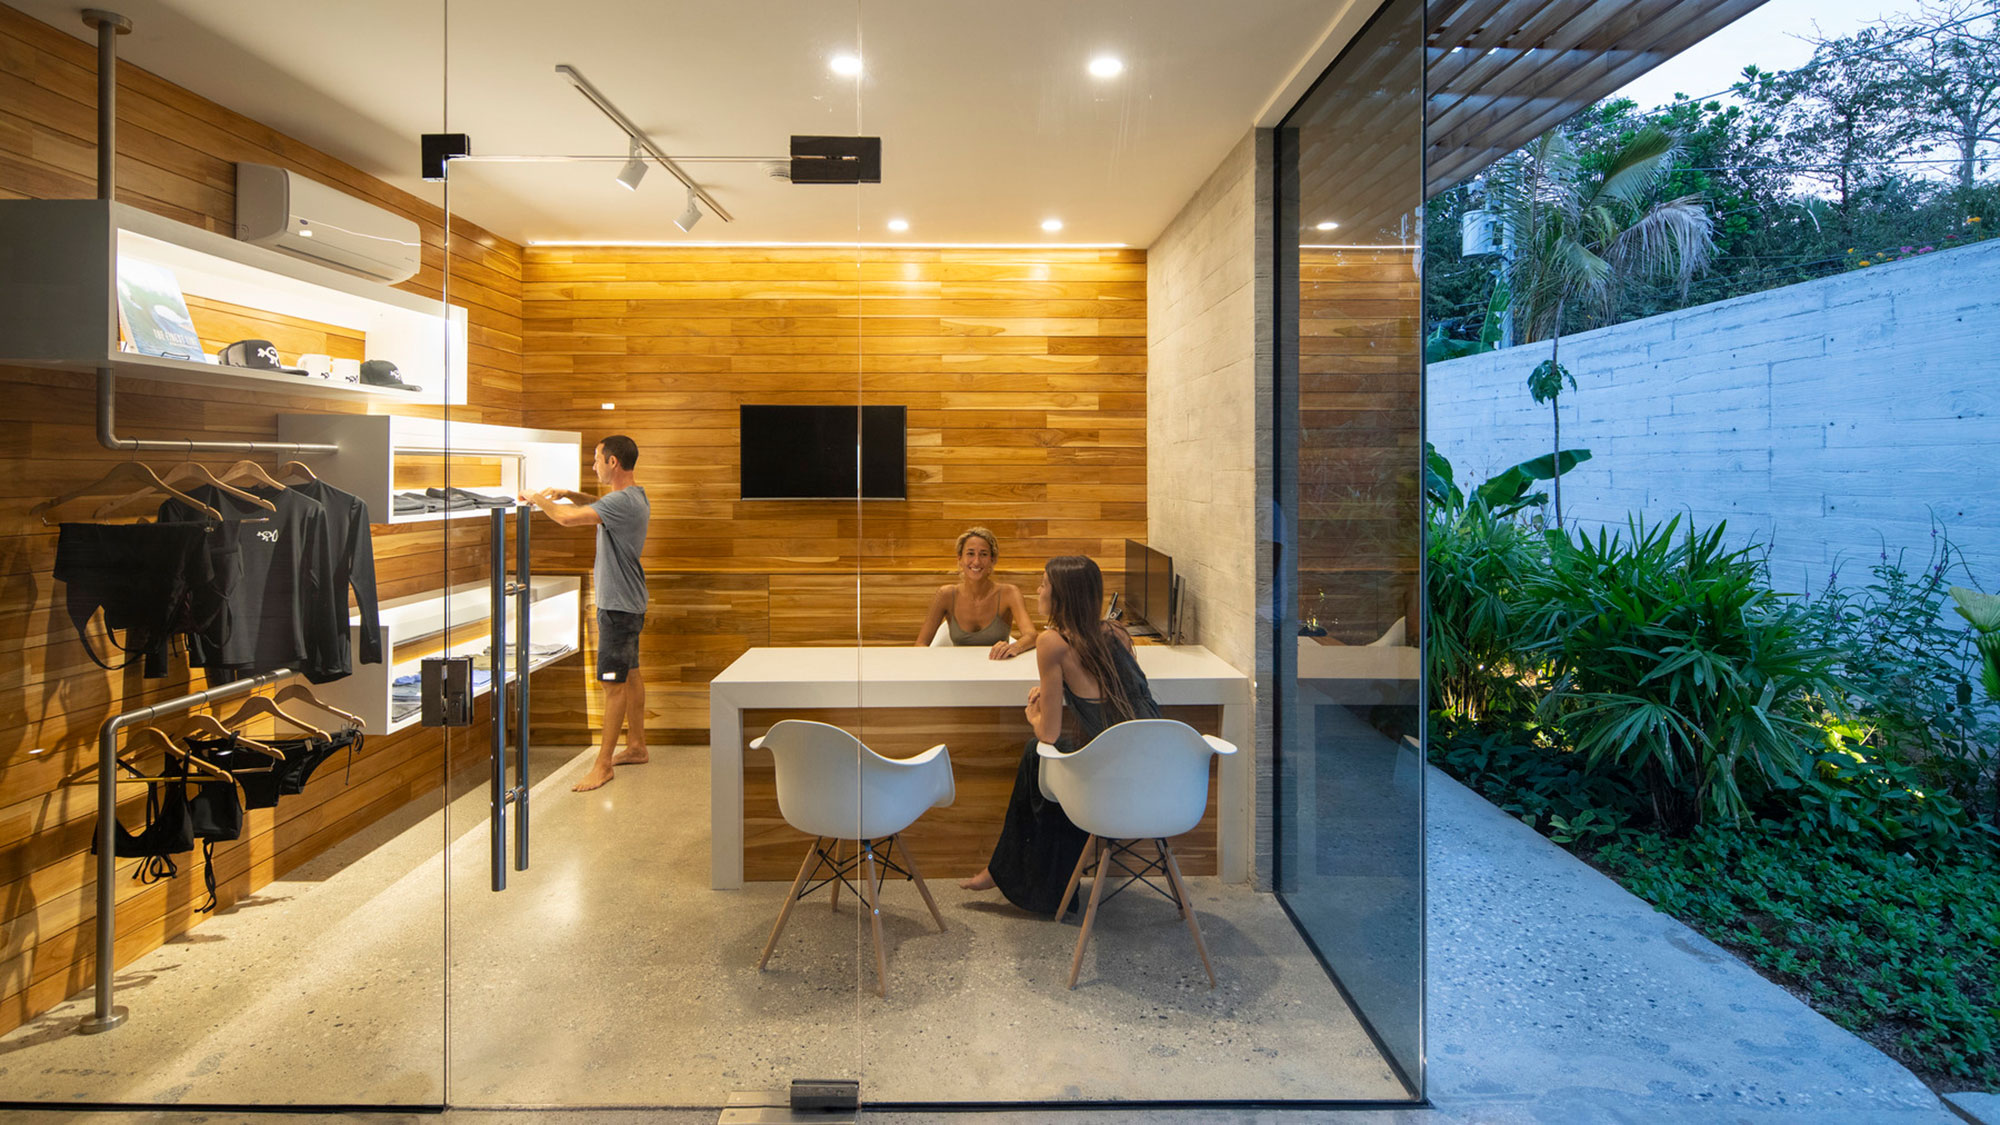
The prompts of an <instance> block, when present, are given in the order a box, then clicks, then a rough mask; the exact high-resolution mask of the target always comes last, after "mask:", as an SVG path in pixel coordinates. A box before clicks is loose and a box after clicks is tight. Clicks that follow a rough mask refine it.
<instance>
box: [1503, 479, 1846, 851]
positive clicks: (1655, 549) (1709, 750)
mask: <svg viewBox="0 0 2000 1125" xmlns="http://www.w3.org/2000/svg"><path fill="white" fill-rule="evenodd" d="M1629 533H1630V534H1629V537H1628V536H1626V535H1620V534H1618V533H1615V532H1608V531H1600V532H1599V533H1598V534H1597V536H1596V537H1595V538H1594V539H1593V538H1592V537H1590V536H1589V535H1578V536H1576V537H1575V538H1572V537H1570V536H1569V535H1566V534H1564V533H1562V532H1559V531H1551V532H1548V533H1546V535H1545V542H1546V543H1547V545H1548V561H1547V565H1546V567H1545V568H1544V569H1542V570H1540V571H1538V572H1536V573H1533V574H1530V575H1528V576H1527V577H1526V578H1525V579H1524V580H1523V581H1522V583H1521V584H1520V597H1521V598H1522V600H1523V601H1524V602H1525V603H1526V606H1527V608H1526V610H1525V612H1524V614H1523V615H1522V626H1523V628H1524V630H1525V631H1527V632H1529V633H1532V634H1535V635H1538V636H1540V637H1542V638H1545V639H1544V640H1543V641H1541V642H1540V644H1541V651H1542V653H1543V654H1544V655H1545V656H1546V658H1547V660H1548V661H1549V663H1550V664H1551V665H1552V666H1553V669H1554V672H1555V677H1556V678H1555V681H1554V682H1553V683H1552V684H1551V685H1550V687H1549V690H1548V692H1547V693H1546V694H1545V695H1544V696H1543V697H1542V699H1541V703H1540V706H1539V707H1538V710H1537V714H1538V717H1539V718H1540V720H1541V721H1542V722H1544V723H1547V724H1550V725H1553V726H1555V727H1556V728H1557V729H1558V730H1560V732H1561V733H1562V736H1563V738H1564V740H1565V741H1566V742H1567V743H1568V745H1569V746H1570V747H1571V748H1573V749H1574V750H1575V751H1576V752H1577V753H1579V754H1581V755H1583V757H1584V761H1585V763H1586V767H1587V768H1588V769H1592V770H1597V769H1604V768H1616V769H1620V770H1623V771H1626V772H1627V773H1628V774H1629V775H1630V776H1631V777H1633V778H1635V779H1636V780H1637V781H1638V782H1639V783H1640V785H1641V787H1642V788H1643V790H1644V791H1645V793H1646V795H1647V798H1648V800H1649V802H1650V804H1651V806H1652V812H1653V818H1654V819H1655V820H1656V821H1657V822H1658V823H1660V824H1661V825H1663V826H1665V827H1667V828H1668V829H1669V830H1671V831H1675V832H1686V831H1688V830H1690V829H1692V828H1693V827H1694V826H1696V825H1697V824H1699V823H1701V822H1702V821H1703V820H1704V819H1705V818H1707V817H1721V818H1723V819H1727V820H1736V819H1738V818H1740V817H1742V816H1743V815H1744V814H1745V813H1746V812H1748V811H1749V809H1750V806H1751V802H1752V801H1753V800H1756V799H1759V798H1761V797H1763V796H1764V795H1765V794H1766V793H1768V792H1770V791H1772V790H1774V789H1786V788H1791V787H1794V786H1796V784H1797V782H1798V779H1800V778H1801V777H1802V776H1803V774H1804V772H1805V767H1806V765H1807V762H1808V760H1809V757H1808V755H1809V752H1810V751H1809V748H1811V747H1813V746H1815V745H1816V744H1817V743H1818V742H1819V741H1820V732H1819V730H1818V729H1817V727H1816V726H1815V720H1816V719H1817V718H1818V717H1819V716H1821V715H1823V714H1824V713H1825V712H1826V711H1827V710H1828V709H1829V708H1833V709H1838V708H1839V707H1841V706H1842V701H1843V699H1844V697H1845V694H1846V693H1845V691H1843V690H1842V687H1841V685H1840V684H1839V682H1838V681H1837V680H1836V679H1835V656H1834V654H1833V653H1832V652H1831V651H1830V650H1828V649H1825V648H1821V647H1818V646H1816V645H1814V644H1813V643H1812V642H1811V640H1810V638H1809V637H1808V636H1807V635H1806V633H1805V631H1804V629H1803V625H1802V619H1803V617H1804V611H1803V610H1802V609H1800V608H1798V607H1796V606H1792V605H1788V604H1786V603H1785V602H1784V601H1783V600H1782V599H1781V598H1780V597H1778V596H1777V595H1775V594H1773V593H1772V592H1771V591H1770V590H1769V588H1767V587H1766V586H1765V585H1764V582H1763V569H1762V565H1761V564H1762V559H1761V555H1760V553H1759V552H1758V550H1757V549H1756V548H1754V547H1744V548H1730V547H1726V546H1725V545H1724V543H1723V535H1724V526H1723V525H1721V524H1717V525H1716V526H1715V527H1713V528H1710V529H1709V530H1707V531H1696V530H1694V529H1692V528H1690V529H1688V530H1687V531H1686V532H1685V533H1682V532H1681V525H1680V518H1679V517H1675V518H1673V519H1671V520H1668V521H1667V522H1666V523H1665V524H1662V525H1658V526H1654V527H1647V526H1645V525H1644V524H1643V523H1638V522H1635V523H1632V524H1630V525H1629Z"/></svg>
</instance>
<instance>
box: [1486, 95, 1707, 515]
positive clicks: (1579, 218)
mask: <svg viewBox="0 0 2000 1125" xmlns="http://www.w3.org/2000/svg"><path fill="white" fill-rule="evenodd" d="M1675 151H1676V148H1675V143H1674V138H1673V136H1672V134H1670V133H1668V132H1666V131H1665V130H1664V129H1660V128H1657V127H1654V126H1648V127H1646V128H1644V129H1641V130H1639V131H1638V132H1637V133H1635V134H1633V135H1632V136H1631V137H1630V138H1629V139H1627V140H1626V141H1625V142H1624V143H1623V144H1621V145H1620V146H1619V147H1618V149H1617V150H1616V151H1615V152H1613V153H1612V154H1611V156H1610V157H1609V159H1608V161H1607V163H1606V164H1605V165H1604V168H1603V171H1602V172H1600V173H1598V174H1596V175H1590V174H1587V173H1585V172H1584V171H1583V170H1582V166H1581V161H1580V158H1579V156H1578V151H1577V145H1576V143H1575V141H1574V140H1573V139H1572V138H1571V136H1570V134H1569V132H1568V130H1567V129H1564V128H1556V129H1552V130H1550V131H1549V132H1547V133H1544V134H1543V135H1542V136H1541V137H1539V138H1538V139H1536V140H1535V141H1534V142H1533V143H1532V144H1530V145H1528V147H1526V148H1524V149H1521V150H1520V151H1519V152H1516V153H1514V154H1513V155H1511V156H1509V157H1508V158H1506V159H1505V160H1503V161H1501V163H1500V164H1499V165H1497V166H1496V167H1495V168H1494V170H1493V171H1492V172H1490V173H1488V174H1487V178H1486V192H1487V206H1488V207H1489V208H1491V209H1492V210H1494V211H1496V212H1497V213H1498V214H1499V216H1500V221H1501V222H1502V223H1504V224H1505V225H1506V227H1507V231H1508V234H1509V235H1510V236H1511V237H1512V240H1513V244H1514V260H1513V262H1512V264H1511V265H1510V267H1509V269H1508V288H1509V289H1510V290H1511V291H1512V293H1513V297H1514V306H1513V307H1514V324H1515V330H1516V331H1517V332H1519V333H1520V339H1521V342H1522V343H1524V344H1525V343H1535V342H1537V341H1540V340H1547V341H1549V358H1548V360H1547V362H1545V363H1542V364H1540V365H1539V366H1537V367H1536V368H1535V372H1534V374H1533V375H1531V376H1529V379H1528V388H1529V393H1530V394H1532V395H1533V396H1534V399H1535V401H1536V402H1537V403H1541V402H1547V403H1548V404H1549V411H1550V414H1551V416H1552V417H1553V419H1554V423H1555V424H1554V434H1553V437H1554V440H1553V443H1552V445H1551V455H1552V456H1560V454H1561V452H1562V414H1561V412H1560V409H1559V407H1560V404H1559V402H1558V399H1559V398H1560V396H1561V394H1562V388H1563V385H1564V384H1565V383H1567V384H1568V385H1569V387H1570V388H1571V389H1575V387H1576V379H1575V378H1574V377H1573V376H1572V375H1570V373H1569V371H1568V370H1566V369H1565V368H1564V367H1563V366H1562V363H1561V362H1560V359H1561V356H1560V351H1559V349H1560V347H1561V345H1562V333H1563V329H1564V324H1565V317H1566V316H1570V315H1572V314H1581V316H1583V317H1586V318H1587V317H1589V316H1591V315H1597V316H1603V315H1607V314H1608V313H1609V312H1610V310H1611V306H1612V304H1613V302H1614V301H1616V300H1617V297H1618V294H1619V293H1620V292H1621V291H1622V290H1623V289H1624V288H1625V287H1626V286H1628V285H1630V284H1632V283H1634V282H1637V281H1641V280H1647V279H1652V278H1671V279H1672V280H1673V281H1675V283H1677V284H1678V285H1679V286H1680V289H1681V292H1682V293H1683V294H1684V295H1685V294H1686V292H1687V287H1688V283H1689V282H1690V281H1692V280H1693V279H1694V275H1695V274H1697V273H1699V272H1701V271H1702V270H1704V269H1706V268H1707V267H1708V262H1709V259H1710V258H1711V257H1712V256H1713V254H1714V252H1715V239H1714V235H1713V224H1712V222H1711V220H1710V218H1709V214H1708V210H1707V208H1705V207H1704V206H1702V203H1701V199H1700V197H1699V196H1694V195H1683V196H1680V197H1678V198H1675V199H1668V200H1661V201H1654V197H1655V196H1656V195H1657V194H1658V191H1659V187H1660V184H1661V183H1662V182H1663V180H1664V179H1665V177H1666V175H1667V173H1668V172H1669V171H1670V170H1671V167H1672V164H1673V160H1674V155H1675ZM1555 514H1556V526H1557V527H1561V526H1562V478H1561V477H1560V476H1557V477H1556V479H1555Z"/></svg>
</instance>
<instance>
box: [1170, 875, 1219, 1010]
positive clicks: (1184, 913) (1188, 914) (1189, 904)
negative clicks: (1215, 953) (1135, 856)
mask: <svg viewBox="0 0 2000 1125" xmlns="http://www.w3.org/2000/svg"><path fill="white" fill-rule="evenodd" d="M1160 855H1161V856H1162V857H1164V858H1165V859H1166V861H1167V878H1169V879H1171V880H1173V884H1174V894H1176V895H1178V896H1180V900H1181V917H1183V918H1186V919H1187V928H1188V933H1191V934H1193V935H1194V948H1195V951H1196V952H1198V953H1200V954H1201V967H1202V968H1204V969H1207V970H1208V987H1210V988H1214V987H1215V965H1214V964H1212V963H1211V962H1210V961H1209V959H1208V943H1207V942H1204V941H1202V940H1201V923H1199V922H1197V921H1195V920H1194V900H1193V899H1191V898H1189V897H1188V889H1187V880H1186V879H1183V878H1181V865H1180V864H1179V863H1178V862H1176V861H1175V859H1174V849H1173V848H1172V846H1170V845H1169V844H1168V843H1167V842H1166V841H1165V840H1161V841H1160Z"/></svg>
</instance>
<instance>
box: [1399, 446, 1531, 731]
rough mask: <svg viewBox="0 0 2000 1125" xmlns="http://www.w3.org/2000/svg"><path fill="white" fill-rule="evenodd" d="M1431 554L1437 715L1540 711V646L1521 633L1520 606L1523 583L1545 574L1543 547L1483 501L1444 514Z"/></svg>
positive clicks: (1439, 514) (1435, 522) (1436, 522)
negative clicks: (1536, 694) (1536, 676)
mask: <svg viewBox="0 0 2000 1125" xmlns="http://www.w3.org/2000/svg"><path fill="white" fill-rule="evenodd" d="M1449 470H1450V466H1449V465H1446V466H1445V471H1446V472H1447V473H1448V472H1449ZM1445 481H1446V483H1449V477H1448V476H1447V477H1446V478H1445ZM1426 553H1427V559H1428V593H1429V601H1428V613H1429V616H1428V617H1427V618H1426V623H1427V627H1428V629H1429V635H1428V640H1429V642H1430V643H1429V645H1428V649H1427V652H1428V657H1427V658H1428V659H1429V661H1430V684H1431V694H1432V699H1433V703H1432V706H1433V708H1434V709H1438V710H1443V711H1446V712H1449V713H1452V714H1457V715H1464V716H1467V717H1470V718H1479V717H1482V716H1484V715H1487V714H1489V713H1491V712H1494V711H1496V710H1497V711H1502V712H1509V713H1512V712H1519V711H1523V710H1526V709H1527V708H1530V707H1532V705H1533V697H1532V695H1531V694H1530V693H1529V690H1528V689H1527V688H1526V687H1525V686H1524V685H1523V684H1522V682H1521V681H1522V678H1523V676H1524V675H1526V674H1528V673H1530V672H1532V671H1533V670H1534V669H1535V668H1536V667H1537V664H1538V660H1537V659H1536V658H1532V657H1529V656H1528V655H1526V653H1527V651H1528V649H1530V648H1531V647H1533V644H1532V642H1533V641H1534V640H1535V639H1536V638H1531V637H1526V636H1524V635H1522V633H1521V632H1520V613H1519V610H1518V608H1517V599H1518V590H1519V587H1520V585H1521V583H1522V581H1523V579H1524V578H1525V577H1526V576H1527V575H1528V574H1530V573H1531V572H1533V571H1534V570H1536V569H1537V568H1539V567H1540V566H1541V561H1542V548H1541V543H1540V541H1539V540H1538V539H1536V538H1535V537H1534V536H1533V535H1531V534H1529V533H1528V532H1527V531H1526V530H1525V529H1524V528H1522V527H1521V526H1520V525H1519V524H1517V523H1515V522H1513V521H1511V520H1507V519H1503V518H1501V517H1500V516H1498V515H1496V514H1495V513H1494V512H1493V510H1492V509H1491V508H1489V507H1487V506H1486V504H1485V503H1484V502H1482V501H1481V500H1479V499H1478V497H1477V496H1476V495H1475V497H1474V499H1473V500H1472V502H1471V503H1470V504H1462V505H1461V506H1458V507H1455V508H1440V509H1437V511H1436V514H1434V515H1433V517H1432V520H1431V526H1430V535H1429V537H1428V540H1427V543H1426Z"/></svg>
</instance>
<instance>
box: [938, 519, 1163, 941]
mask: <svg viewBox="0 0 2000 1125" xmlns="http://www.w3.org/2000/svg"><path fill="white" fill-rule="evenodd" d="M1036 601H1037V603H1038V604H1039V607H1040V609H1041V611H1042V614H1043V616H1044V617H1045V618H1047V620H1048V623H1049V627H1048V629H1047V630H1045V631H1044V632H1043V633H1042V635H1041V636H1040V637H1038V638H1037V639H1036V641H1035V664H1036V667H1037V669H1038V670H1039V671H1040V673H1041V682H1040V683H1038V684H1036V685H1035V686H1034V687H1033V688H1030V689H1029V691H1028V706H1027V710H1026V714H1027V716H1028V723H1029V724H1030V725H1031V726H1033V727H1034V728H1035V730H1034V734H1033V735H1032V736H1031V737H1030V738H1029V739H1028V745H1027V748H1026V749H1024V750H1023V751H1022V752H1021V768H1020V769H1019V770H1018V771H1016V772H1015V774H1014V793H1013V795H1012V796H1011V797H1009V798H1008V801H1007V819H1006V821H1005V822H1004V823H1003V824H1002V825H1001V827H1000V840H999V842H998V843H997V844H995V845H994V846H993V858H992V859H991V860H989V861H987V864H986V870H984V871H981V872H980V873H979V874H977V875H975V876H973V877H972V878H970V879H966V880H963V881H961V882H960V883H959V886H960V887H962V888H964V889H965V890H968V891H984V890H989V889H991V888H993V887H998V888H1000V893H1002V894H1004V895H1006V896H1007V901H1009V902H1011V903H1013V904H1014V905H1015V906H1018V907H1020V908H1021V909H1023V910H1031V911H1034V912H1036V913H1038V914H1052V913H1054V912H1055V909H1056V906H1057V904H1058V902H1059V901H1060V900H1061V898H1062V893H1063V889H1064V888H1065V887H1067V886H1068V885H1069V876H1070V872H1071V871H1074V870H1075V869H1076V861H1077V859H1078V857H1080V856H1081V855H1083V845H1084V841H1085V840H1086V839H1087V838H1088V837H1087V835H1086V833H1085V832H1084V831H1083V829H1081V828H1078V827H1077V826H1076V825H1074V824H1072V823H1070V819H1069V817H1068V816H1066V815H1064V814H1063V810H1062V806H1061V805H1058V804H1056V803H1055V802H1053V801H1050V800H1048V799H1047V798H1045V797H1043V796H1042V788H1041V785H1040V784H1039V779H1040V775H1041V758H1040V757H1039V756H1038V755H1037V754H1036V753H1035V744H1036V743H1038V742H1052V743H1055V744H1056V745H1057V746H1060V747H1062V748H1063V749H1065V750H1074V749H1076V748H1077V747H1078V746H1083V745H1087V744H1088V743H1089V742H1090V740H1091V739H1093V738H1096V737H1097V736H1098V735H1099V734H1102V733H1103V732H1104V730H1105V728H1106V727H1110V726H1113V725H1115V724H1117V723H1122V722H1124V721H1125V720H1127V719H1157V718H1159V717H1160V705H1159V704H1158V703H1156V702H1154V701H1153V689H1152V687H1151V686H1150V685H1149V684H1148V683H1147V682H1146V673H1144V672H1142V671H1140V670H1139V662H1138V660H1137V659H1136V658H1135V657H1134V656H1133V655H1132V638H1131V636H1130V635H1128V634H1127V633H1126V632H1125V630H1124V629H1122V628H1120V627H1119V626H1118V625H1117V624H1115V623H1113V622H1110V621H1106V620H1104V575H1103V574H1102V573H1101V572H1099V571H1098V569H1097V564H1096V563H1094V562H1092V561H1090V560H1089V559H1088V558H1085V557H1083V556H1082V555H1065V556H1063V557H1061V558H1054V559H1050V560H1049V563H1048V566H1046V567H1044V568H1043V569H1042V584H1041V588H1040V590H1038V591H1037V593H1036ZM1065 706H1067V707H1068V708H1069V709H1070V710H1072V711H1074V712H1076V718H1077V736H1076V738H1075V740H1074V741H1072V740H1070V739H1066V738H1063V737H1062V733H1063V708H1064V707H1065Z"/></svg>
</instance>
